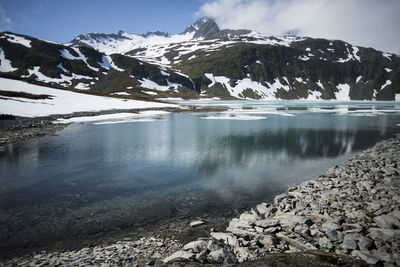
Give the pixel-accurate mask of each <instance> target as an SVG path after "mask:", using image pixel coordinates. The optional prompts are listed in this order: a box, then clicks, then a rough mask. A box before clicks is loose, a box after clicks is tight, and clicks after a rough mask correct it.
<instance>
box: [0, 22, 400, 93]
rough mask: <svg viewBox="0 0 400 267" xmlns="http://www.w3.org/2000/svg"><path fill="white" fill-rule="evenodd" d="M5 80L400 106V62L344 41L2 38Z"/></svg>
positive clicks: (226, 33) (217, 34)
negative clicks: (398, 103)
mask: <svg viewBox="0 0 400 267" xmlns="http://www.w3.org/2000/svg"><path fill="white" fill-rule="evenodd" d="M0 49H1V50H0V61H1V65H0V75H1V76H3V77H12V78H17V79H25V80H29V81H31V82H42V83H43V82H44V83H47V84H48V85H51V86H54V87H62V88H65V89H79V90H91V91H96V92H101V93H105V94H119V95H123V96H127V97H129V96H130V97H142V98H154V97H171V96H172V97H177V96H179V97H185V98H197V97H215V96H217V97H221V98H225V99H231V98H250V99H267V100H276V99H308V100H318V99H323V100H330V99H336V100H395V99H398V100H400V57H399V56H397V55H394V54H389V53H383V52H380V51H377V50H375V49H372V48H363V47H357V46H353V45H351V44H348V43H346V42H343V41H339V40H325V39H313V38H300V37H295V36H284V37H273V36H267V35H264V34H261V33H257V32H254V31H250V30H228V29H224V30H221V29H220V28H219V27H218V25H217V24H216V23H215V22H214V21H213V20H211V19H207V18H202V19H200V20H198V21H197V22H195V23H194V24H191V25H189V26H188V27H187V28H186V29H185V31H184V32H182V33H181V34H176V35H169V34H168V33H166V32H159V31H157V32H148V33H147V34H129V33H126V32H123V31H120V32H118V33H117V34H102V33H88V34H81V35H79V36H77V37H76V38H75V39H74V40H72V41H71V42H70V43H68V44H65V45H61V44H55V43H50V42H46V41H42V40H38V39H35V38H32V37H29V36H22V35H18V34H13V33H7V32H5V33H1V35H0Z"/></svg>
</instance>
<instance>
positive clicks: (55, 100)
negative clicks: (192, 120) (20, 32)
mask: <svg viewBox="0 0 400 267" xmlns="http://www.w3.org/2000/svg"><path fill="white" fill-rule="evenodd" d="M0 85H1V86H2V88H6V90H7V91H13V92H25V93H29V94H33V95H48V96H49V97H48V98H46V99H28V98H22V97H2V98H1V99H0V114H11V115H15V116H23V117H40V116H49V115H52V114H70V113H74V112H86V111H101V110H113V109H146V108H167V107H178V106H177V105H174V104H164V103H155V102H146V101H139V100H128V99H118V98H112V97H103V96H94V95H88V94H82V93H75V92H71V91H66V90H59V89H53V88H49V87H44V86H38V85H33V84H29V83H26V82H22V81H16V80H10V79H5V78H0Z"/></svg>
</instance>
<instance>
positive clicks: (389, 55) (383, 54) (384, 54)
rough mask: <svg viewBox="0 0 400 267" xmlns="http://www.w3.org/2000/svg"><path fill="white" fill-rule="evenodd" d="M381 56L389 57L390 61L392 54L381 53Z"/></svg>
mask: <svg viewBox="0 0 400 267" xmlns="http://www.w3.org/2000/svg"><path fill="white" fill-rule="evenodd" d="M382 56H384V57H385V58H387V59H389V60H390V61H392V59H391V58H390V57H391V56H392V54H389V53H382Z"/></svg>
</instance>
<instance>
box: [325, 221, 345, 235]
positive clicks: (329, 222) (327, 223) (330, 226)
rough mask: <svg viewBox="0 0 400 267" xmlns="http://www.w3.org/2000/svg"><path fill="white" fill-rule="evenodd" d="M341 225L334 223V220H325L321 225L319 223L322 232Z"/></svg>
mask: <svg viewBox="0 0 400 267" xmlns="http://www.w3.org/2000/svg"><path fill="white" fill-rule="evenodd" d="M341 228H342V227H341V226H340V225H338V224H337V223H334V222H332V221H327V222H325V223H323V224H322V225H321V229H322V231H324V232H326V231H328V230H339V229H341Z"/></svg>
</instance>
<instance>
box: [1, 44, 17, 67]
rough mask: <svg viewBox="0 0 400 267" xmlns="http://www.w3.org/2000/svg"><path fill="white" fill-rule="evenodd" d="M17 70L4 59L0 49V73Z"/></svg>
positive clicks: (4, 56)
mask: <svg viewBox="0 0 400 267" xmlns="http://www.w3.org/2000/svg"><path fill="white" fill-rule="evenodd" d="M14 70H17V68H13V67H12V66H11V61H10V60H8V59H6V55H5V54H4V51H3V49H2V48H0V72H12V71H14Z"/></svg>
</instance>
